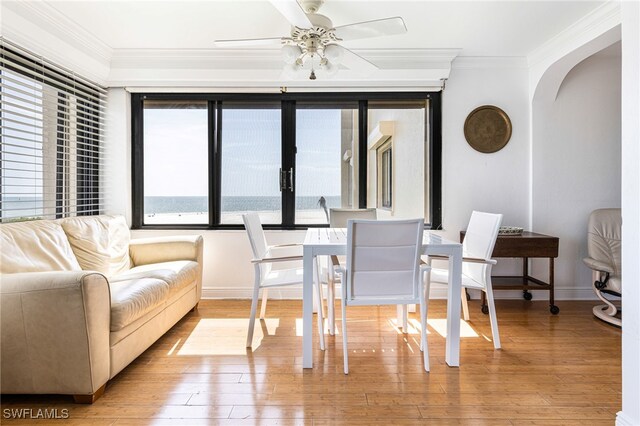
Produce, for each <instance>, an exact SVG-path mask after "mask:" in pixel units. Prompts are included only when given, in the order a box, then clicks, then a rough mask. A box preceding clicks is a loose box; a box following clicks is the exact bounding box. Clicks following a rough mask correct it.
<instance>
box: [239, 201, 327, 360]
mask: <svg viewBox="0 0 640 426" xmlns="http://www.w3.org/2000/svg"><path fill="white" fill-rule="evenodd" d="M242 220H243V221H244V226H245V228H246V230H247V235H248V237H249V242H250V244H251V251H252V252H253V259H252V260H251V262H252V263H253V265H254V275H255V276H254V284H253V297H252V299H251V316H250V318H249V331H248V333H247V347H248V348H250V347H251V343H252V341H253V329H254V327H255V321H256V311H257V308H258V297H259V296H260V290H262V306H261V308H260V319H264V316H265V312H266V309H267V296H268V289H270V288H273V287H284V286H292V285H301V284H302V279H303V268H302V267H297V268H282V269H274V268H273V264H274V263H278V262H292V261H302V250H301V248H302V245H301V244H284V245H271V246H270V245H267V239H266V237H265V235H264V230H263V229H262V224H261V223H260V216H258V214H257V213H247V214H244V215H242ZM314 266H315V272H316V273H315V277H316V280H315V287H316V290H317V298H318V332H319V334H320V348H321V349H322V350H324V349H325V344H324V318H323V314H322V311H323V308H322V291H321V284H320V280H319V275H318V268H317V265H314Z"/></svg>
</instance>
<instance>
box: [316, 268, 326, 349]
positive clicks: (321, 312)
mask: <svg viewBox="0 0 640 426" xmlns="http://www.w3.org/2000/svg"><path fill="white" fill-rule="evenodd" d="M316 259H317V258H316ZM315 267H316V290H317V293H316V295H317V297H318V334H320V349H321V350H323V351H324V350H325V345H324V306H323V305H324V304H323V303H322V282H320V268H319V265H318V263H317V260H316V265H315Z"/></svg>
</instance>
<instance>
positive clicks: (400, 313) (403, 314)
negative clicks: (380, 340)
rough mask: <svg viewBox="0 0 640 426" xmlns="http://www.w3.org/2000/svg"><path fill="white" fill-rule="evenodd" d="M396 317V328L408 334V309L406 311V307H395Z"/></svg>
mask: <svg viewBox="0 0 640 426" xmlns="http://www.w3.org/2000/svg"><path fill="white" fill-rule="evenodd" d="M396 315H397V317H398V318H397V321H398V328H401V329H402V332H403V333H408V332H409V328H408V326H409V324H408V320H407V317H408V315H409V314H408V309H407V305H396Z"/></svg>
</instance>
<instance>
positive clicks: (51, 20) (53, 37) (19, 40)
mask: <svg viewBox="0 0 640 426" xmlns="http://www.w3.org/2000/svg"><path fill="white" fill-rule="evenodd" d="M1 7H2V35H3V36H4V37H5V38H7V39H8V40H11V41H13V42H14V43H16V44H19V45H20V46H22V47H23V48H25V49H28V50H31V51H33V52H34V53H36V54H38V55H41V56H43V57H44V58H46V59H48V60H50V61H52V62H54V63H56V64H58V65H60V66H63V67H65V68H69V69H73V70H74V71H75V72H77V73H78V74H80V75H82V76H83V77H85V78H87V79H89V80H92V81H94V82H96V83H98V84H104V83H105V81H106V78H107V76H108V74H109V67H110V61H111V56H112V53H113V50H112V49H111V48H110V47H109V46H107V45H106V44H104V43H103V42H102V41H100V40H99V39H97V38H96V37H95V36H93V35H92V34H91V33H90V32H88V31H86V30H85V29H84V28H82V27H80V26H79V25H77V24H76V23H75V22H73V21H72V20H70V19H69V18H67V17H66V16H65V15H63V14H61V13H60V12H59V11H57V10H56V9H55V8H53V7H52V6H51V5H49V4H48V3H45V2H41V1H4V2H2V4H1Z"/></svg>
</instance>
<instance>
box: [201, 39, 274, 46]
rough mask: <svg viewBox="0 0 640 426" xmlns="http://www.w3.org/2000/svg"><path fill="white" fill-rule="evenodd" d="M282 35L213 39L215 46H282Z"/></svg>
mask: <svg viewBox="0 0 640 426" xmlns="http://www.w3.org/2000/svg"><path fill="white" fill-rule="evenodd" d="M282 41H283V38H282V37H271V38H239V39H235V40H215V41H214V42H213V45H214V46H216V47H248V46H282Z"/></svg>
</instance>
